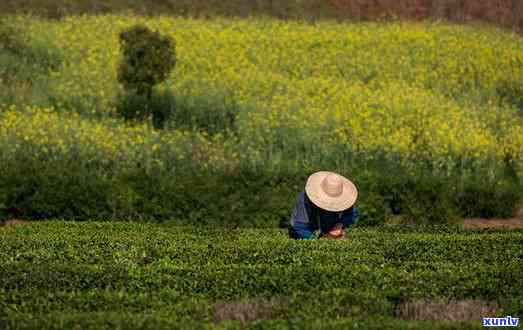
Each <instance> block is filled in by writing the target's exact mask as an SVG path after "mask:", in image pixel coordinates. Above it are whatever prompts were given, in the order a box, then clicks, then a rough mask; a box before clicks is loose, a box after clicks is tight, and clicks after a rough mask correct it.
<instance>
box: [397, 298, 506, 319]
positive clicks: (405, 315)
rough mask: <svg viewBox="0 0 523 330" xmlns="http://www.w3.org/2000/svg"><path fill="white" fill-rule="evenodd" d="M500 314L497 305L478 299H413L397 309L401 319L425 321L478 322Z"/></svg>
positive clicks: (499, 308) (500, 310)
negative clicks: (483, 318)
mask: <svg viewBox="0 0 523 330" xmlns="http://www.w3.org/2000/svg"><path fill="white" fill-rule="evenodd" d="M500 312H502V309H501V307H500V306H499V305H498V304H497V303H494V302H492V303H491V302H487V301H483V300H478V299H466V300H457V299H443V298H439V299H413V300H409V301H406V302H404V303H400V304H399V305H398V306H397V308H396V316H397V317H399V318H402V319H406V320H425V321H458V322H459V321H463V322H467V321H477V320H478V319H481V318H482V317H493V316H496V314H498V313H500Z"/></svg>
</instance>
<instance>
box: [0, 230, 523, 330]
mask: <svg viewBox="0 0 523 330" xmlns="http://www.w3.org/2000/svg"><path fill="white" fill-rule="evenodd" d="M522 238H523V231H522V230H515V231H479V230H478V231H475V230H472V231H471V230H464V229H462V228H460V227H458V226H431V227H428V226H427V227H425V226H417V227H407V226H394V227H392V226H391V227H382V228H372V229H370V228H354V229H351V230H350V232H349V235H348V239H347V240H345V241H331V240H318V241H294V240H291V239H289V238H288V237H287V234H286V232H285V231H284V230H278V229H266V228H265V229H262V230H260V229H243V230H235V229H232V230H223V229H217V228H214V227H211V226H205V225H201V226H192V227H177V226H170V225H161V226H159V225H154V224H143V223H121V222H105V223H100V222H90V223H72V222H65V221H54V222H43V223H39V222H34V223H32V224H31V225H30V226H24V227H20V228H18V229H6V230H4V229H0V251H1V253H0V297H1V298H2V299H0V324H2V325H7V328H15V329H18V328H34V327H38V328H43V329H54V328H64V327H74V326H77V327H81V328H109V327H110V325H112V326H113V328H114V327H115V326H119V327H121V328H124V329H127V328H136V327H139V328H148V329H149V328H151V329H152V328H177V327H180V326H181V325H185V326H186V327H188V328H198V327H201V326H202V325H204V326H208V327H209V328H213V327H221V326H224V327H226V326H228V327H231V326H235V327H238V328H239V327H240V326H242V323H240V322H239V321H238V320H233V319H231V320H227V318H222V319H219V318H218V315H217V314H216V305H215V304H216V303H225V304H227V303H228V304H239V303H241V302H249V301H251V302H252V301H262V302H263V301H265V302H267V301H271V303H270V304H269V305H268V311H269V313H266V314H265V316H264V317H258V318H256V319H255V320H250V321H248V322H247V323H245V324H243V326H250V327H253V328H254V327H256V326H259V327H262V326H263V327H267V328H272V326H276V327H282V328H285V327H284V325H285V324H287V323H288V322H290V323H292V324H294V325H296V326H299V327H300V328H302V327H305V328H308V327H310V328H311V329H312V328H317V327H318V326H320V328H322V327H323V328H325V329H327V328H332V327H333V328H340V329H344V328H346V327H349V328H350V326H351V324H352V323H354V322H357V323H358V324H360V325H365V324H367V325H369V326H374V327H376V328H382V327H383V326H384V325H392V328H394V327H396V326H397V328H398V329H402V328H405V327H406V326H407V325H409V326H414V327H415V328H419V329H423V328H424V327H423V326H425V327H426V326H427V324H426V323H424V322H412V321H407V320H399V319H396V318H395V317H394V315H395V310H396V308H397V305H398V304H399V303H400V302H401V301H405V300H407V299H411V298H420V297H424V298H437V297H447V298H453V299H482V300H485V301H498V302H499V304H500V305H501V306H502V308H503V309H504V310H503V315H500V316H504V315H508V314H505V312H510V313H512V314H510V315H512V316H519V314H517V313H521V294H520V292H521V290H522V289H523V279H522V277H521V276H519V273H520V268H521V267H520V262H521V258H523V254H522V251H521V248H520V245H521V240H522ZM252 312H253V313H255V311H252ZM234 316H235V315H233V317H234ZM236 316H237V315H236ZM229 317H230V316H229ZM478 318H479V316H478ZM479 322H480V320H478V324H477V325H478V326H479V325H480V324H479ZM474 324H476V323H465V324H461V325H460V326H459V327H458V325H456V328H459V329H461V328H464V327H471V328H472V326H473V325H474ZM329 325H330V326H329ZM440 325H441V326H443V325H444V323H440V322H433V323H431V328H434V327H433V326H440ZM3 328H5V326H4V327H3ZM387 328H391V327H389V326H387Z"/></svg>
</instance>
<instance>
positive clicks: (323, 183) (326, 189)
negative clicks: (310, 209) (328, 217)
mask: <svg viewBox="0 0 523 330" xmlns="http://www.w3.org/2000/svg"><path fill="white" fill-rule="evenodd" d="M305 192H306V193H307V197H309V199H310V200H311V201H312V202H313V203H314V204H315V205H316V206H318V207H320V208H322V209H324V210H327V211H332V212H339V211H343V210H346V209H348V208H349V207H351V206H352V205H354V203H355V202H356V199H357V198H358V189H356V186H355V185H354V183H352V182H351V181H350V180H349V179H347V178H345V177H343V176H341V175H339V174H337V173H334V172H328V171H319V172H316V173H314V174H312V175H311V176H309V178H308V179H307V184H306V185H305Z"/></svg>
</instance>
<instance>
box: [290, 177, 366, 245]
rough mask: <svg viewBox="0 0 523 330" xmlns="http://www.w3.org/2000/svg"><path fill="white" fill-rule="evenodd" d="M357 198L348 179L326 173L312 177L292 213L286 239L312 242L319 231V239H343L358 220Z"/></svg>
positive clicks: (300, 194) (353, 187)
mask: <svg viewBox="0 0 523 330" xmlns="http://www.w3.org/2000/svg"><path fill="white" fill-rule="evenodd" d="M357 197H358V190H357V189H356V186H355V185H354V183H352V182H351V181H350V180H349V179H347V178H345V177H343V176H341V175H339V174H337V173H334V172H327V171H320V172H316V173H314V174H312V175H311V176H309V178H308V179H307V183H306V185H305V190H304V191H302V192H300V193H299V195H298V199H297V201H296V204H295V205H294V209H293V210H292V214H291V219H290V227H289V236H290V237H291V238H294V239H311V238H313V237H314V233H315V232H316V231H319V237H324V238H334V239H343V238H345V230H346V229H347V228H348V227H349V226H352V225H354V224H355V223H356V222H357V219H358V211H357V209H356V206H355V205H354V204H355V203H356V199H357Z"/></svg>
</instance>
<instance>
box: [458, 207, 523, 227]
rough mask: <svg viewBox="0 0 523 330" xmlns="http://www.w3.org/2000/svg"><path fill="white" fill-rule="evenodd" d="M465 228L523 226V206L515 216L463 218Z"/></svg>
mask: <svg viewBox="0 0 523 330" xmlns="http://www.w3.org/2000/svg"><path fill="white" fill-rule="evenodd" d="M463 226H464V227H465V228H507V229H510V228H523V208H520V209H519V210H518V211H517V212H516V215H515V217H514V218H510V219H482V218H470V219H464V220H463Z"/></svg>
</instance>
